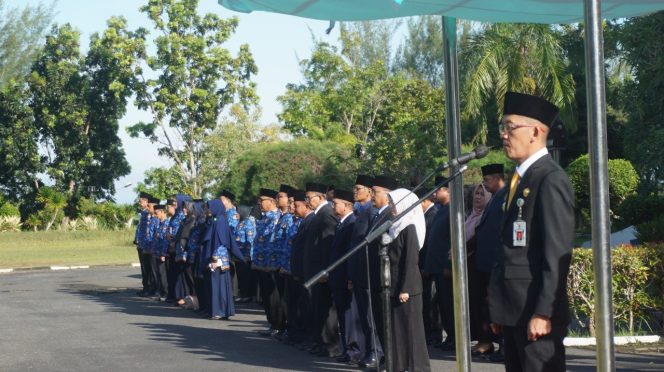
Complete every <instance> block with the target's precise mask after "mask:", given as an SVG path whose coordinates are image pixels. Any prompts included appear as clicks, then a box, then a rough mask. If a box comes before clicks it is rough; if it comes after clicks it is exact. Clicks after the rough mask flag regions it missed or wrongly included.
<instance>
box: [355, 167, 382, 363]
mask: <svg viewBox="0 0 664 372" xmlns="http://www.w3.org/2000/svg"><path fill="white" fill-rule="evenodd" d="M373 182H374V181H373V177H371V176H367V175H364V174H358V175H357V178H356V179H355V187H354V188H353V194H354V197H355V215H356V216H357V219H356V220H355V225H354V226H353V233H352V236H351V240H350V246H351V248H352V247H355V246H357V245H358V244H360V243H362V242H363V241H364V238H365V237H366V235H367V232H368V231H369V228H370V224H371V221H372V219H373V218H374V216H376V215H377V213H376V211H377V210H376V208H375V207H374V205H373V201H372V198H373V189H372V186H373ZM367 250H368V248H367V247H366V246H365V247H364V248H363V249H360V250H359V251H358V252H357V253H355V254H354V255H353V256H351V257H350V258H349V259H348V265H347V267H348V285H349V288H352V291H353V299H354V300H355V302H356V304H357V312H358V315H359V317H360V319H359V321H360V328H361V333H362V334H361V335H362V337H364V353H365V355H364V358H363V359H362V360H360V362H359V363H358V365H359V366H360V367H363V368H369V369H371V368H376V366H377V365H378V362H379V360H380V359H381V358H382V356H383V349H382V348H381V345H380V344H379V343H376V342H375V339H376V338H375V337H373V335H374V333H376V322H375V321H374V318H373V312H371V310H370V308H369V299H370V296H371V292H370V291H369V281H368V279H367V276H368V274H369V273H368V271H367V260H366V257H367Z"/></svg>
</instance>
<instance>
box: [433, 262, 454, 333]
mask: <svg viewBox="0 0 664 372" xmlns="http://www.w3.org/2000/svg"><path fill="white" fill-rule="evenodd" d="M432 278H433V280H434V282H435V283H436V292H437V293H436V296H437V303H438V306H439V309H440V318H441V321H442V324H443V330H445V333H446V334H447V337H446V338H445V341H449V342H454V334H455V333H454V290H453V287H452V278H451V277H449V278H448V277H445V276H443V274H442V273H441V274H433V275H432Z"/></svg>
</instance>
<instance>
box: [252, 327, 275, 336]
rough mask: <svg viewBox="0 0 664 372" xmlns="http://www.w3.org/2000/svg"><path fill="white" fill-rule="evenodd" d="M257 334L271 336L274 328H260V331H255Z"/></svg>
mask: <svg viewBox="0 0 664 372" xmlns="http://www.w3.org/2000/svg"><path fill="white" fill-rule="evenodd" d="M256 332H257V333H258V334H259V335H261V336H263V337H270V336H272V332H274V329H272V328H268V329H262V330H260V331H256Z"/></svg>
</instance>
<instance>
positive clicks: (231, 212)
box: [226, 208, 240, 232]
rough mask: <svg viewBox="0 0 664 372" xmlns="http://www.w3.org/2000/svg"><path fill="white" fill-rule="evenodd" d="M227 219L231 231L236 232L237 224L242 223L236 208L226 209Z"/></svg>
mask: <svg viewBox="0 0 664 372" xmlns="http://www.w3.org/2000/svg"><path fill="white" fill-rule="evenodd" d="M226 220H227V221H228V226H230V227H231V231H232V232H235V229H236V228H237V225H238V224H239V223H240V214H239V213H237V209H236V208H230V209H227V210H226Z"/></svg>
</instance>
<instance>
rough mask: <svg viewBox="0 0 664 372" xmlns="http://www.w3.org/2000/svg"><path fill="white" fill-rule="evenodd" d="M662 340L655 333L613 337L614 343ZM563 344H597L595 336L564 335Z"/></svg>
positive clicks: (642, 342)
mask: <svg viewBox="0 0 664 372" xmlns="http://www.w3.org/2000/svg"><path fill="white" fill-rule="evenodd" d="M662 341H664V337H662V336H657V335H647V336H617V337H614V338H613V343H614V344H615V345H627V344H636V343H641V344H652V343H655V342H662ZM563 344H564V345H565V346H595V345H597V340H596V339H595V337H565V340H563Z"/></svg>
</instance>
